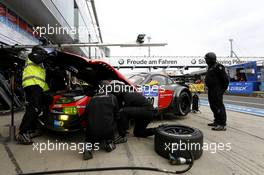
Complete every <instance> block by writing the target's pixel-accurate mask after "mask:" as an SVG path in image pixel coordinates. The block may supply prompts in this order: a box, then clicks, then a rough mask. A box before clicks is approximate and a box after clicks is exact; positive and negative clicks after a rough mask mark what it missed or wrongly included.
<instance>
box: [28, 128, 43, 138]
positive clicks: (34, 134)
mask: <svg viewBox="0 0 264 175" xmlns="http://www.w3.org/2000/svg"><path fill="white" fill-rule="evenodd" d="M28 135H29V136H30V138H31V139H33V138H35V137H39V136H41V135H42V131H41V130H40V129H36V130H30V131H28Z"/></svg>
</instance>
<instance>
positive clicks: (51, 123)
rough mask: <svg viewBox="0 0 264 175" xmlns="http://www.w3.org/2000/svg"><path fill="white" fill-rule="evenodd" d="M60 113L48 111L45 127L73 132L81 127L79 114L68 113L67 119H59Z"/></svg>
mask: <svg viewBox="0 0 264 175" xmlns="http://www.w3.org/2000/svg"><path fill="white" fill-rule="evenodd" d="M60 115H62V114H53V113H50V114H49V115H48V120H47V123H46V127H47V129H50V130H53V131H58V132H73V131H78V130H80V129H82V125H81V123H80V116H79V115H68V120H60V117H59V116H60Z"/></svg>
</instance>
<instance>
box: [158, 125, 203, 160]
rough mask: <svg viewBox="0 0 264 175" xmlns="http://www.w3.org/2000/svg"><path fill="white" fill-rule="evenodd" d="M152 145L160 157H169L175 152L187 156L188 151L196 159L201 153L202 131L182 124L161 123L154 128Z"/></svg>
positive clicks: (180, 155)
mask: <svg viewBox="0 0 264 175" xmlns="http://www.w3.org/2000/svg"><path fill="white" fill-rule="evenodd" d="M154 146H155V151H156V152H157V153H158V154H159V155H161V156H162V157H165V158H169V154H170V153H175V152H176V153H177V154H178V156H179V157H188V156H189V153H188V151H190V152H192V154H193V157H194V159H195V160H196V159H199V158H200V157H201V156H202V153H203V149H202V147H203V133H202V132H201V131H200V130H199V129H196V128H191V127H188V126H184V125H161V126H159V127H158V128H157V130H156V133H155V138H154Z"/></svg>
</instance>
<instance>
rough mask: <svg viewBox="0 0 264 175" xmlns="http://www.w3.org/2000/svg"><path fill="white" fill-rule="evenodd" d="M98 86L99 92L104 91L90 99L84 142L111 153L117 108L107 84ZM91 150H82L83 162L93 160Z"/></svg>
mask: <svg viewBox="0 0 264 175" xmlns="http://www.w3.org/2000/svg"><path fill="white" fill-rule="evenodd" d="M99 86H101V87H103V88H100V90H102V89H104V90H103V91H99V93H98V94H97V95H95V96H94V97H92V98H91V100H90V102H89V103H88V105H87V108H86V112H85V120H86V121H87V124H88V125H87V128H86V139H85V141H86V142H87V144H92V145H97V144H100V148H103V149H104V150H106V151H107V152H111V151H113V150H114V149H115V148H116V146H115V144H114V138H115V132H116V130H117V129H116V120H117V118H118V110H119V107H118V102H117V99H116V97H115V96H114V95H113V94H111V93H110V91H108V90H107V86H108V83H107V82H106V81H103V82H101V84H100V85H99ZM92 149H94V148H92ZM92 149H89V150H88V149H85V150H84V153H83V159H84V160H88V159H91V158H93V154H92Z"/></svg>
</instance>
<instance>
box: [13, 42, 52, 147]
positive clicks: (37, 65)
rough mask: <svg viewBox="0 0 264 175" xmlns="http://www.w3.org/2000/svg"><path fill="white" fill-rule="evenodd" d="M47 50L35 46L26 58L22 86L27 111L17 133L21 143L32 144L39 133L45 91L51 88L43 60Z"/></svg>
mask: <svg viewBox="0 0 264 175" xmlns="http://www.w3.org/2000/svg"><path fill="white" fill-rule="evenodd" d="M46 57H47V52H46V51H45V49H44V48H43V47H42V46H35V47H33V48H32V52H31V53H30V54H29V55H28V58H27V59H26V63H25V67H24V70H23V76H22V86H23V88H24V91H25V95H26V101H27V104H26V112H25V114H24V116H23V119H22V122H21V124H20V127H19V133H18V135H17V142H18V143H19V144H26V145H27V144H32V143H33V141H32V138H33V137H35V136H37V135H39V134H40V133H39V130H37V128H36V126H37V123H38V117H39V115H40V114H41V109H42V100H43V95H44V94H43V93H44V92H45V91H47V90H48V89H49V87H48V85H47V83H46V81H45V79H46V70H45V68H44V66H43V62H44V60H45V59H46Z"/></svg>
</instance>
